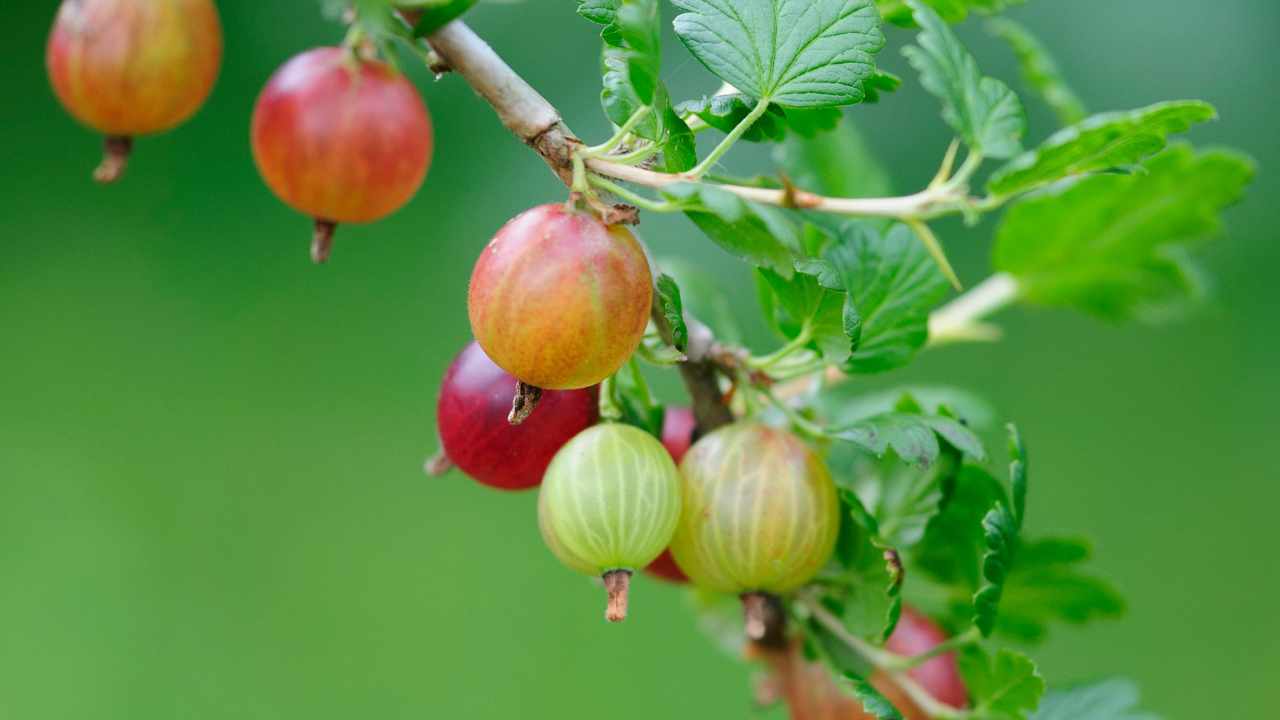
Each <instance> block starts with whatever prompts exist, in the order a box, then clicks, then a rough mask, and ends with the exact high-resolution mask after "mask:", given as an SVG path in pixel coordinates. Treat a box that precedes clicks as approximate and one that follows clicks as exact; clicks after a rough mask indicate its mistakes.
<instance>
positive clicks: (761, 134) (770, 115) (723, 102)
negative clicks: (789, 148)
mask: <svg viewBox="0 0 1280 720" xmlns="http://www.w3.org/2000/svg"><path fill="white" fill-rule="evenodd" d="M755 106H756V101H754V100H752V99H751V98H749V97H747V96H746V95H743V94H741V93H731V94H728V95H712V96H710V97H705V96H704V97H702V98H700V99H698V100H686V101H684V102H682V103H680V104H679V105H677V106H676V112H678V113H680V114H681V115H689V114H692V115H696V116H697V117H699V118H701V119H702V121H703V122H705V123H706V124H708V125H710V126H711V127H713V128H715V129H716V130H719V131H721V132H724V133H727V132H729V131H731V130H733V128H734V127H736V126H737V125H738V124H739V123H741V122H742V121H743V120H745V119H746V117H747V115H748V114H749V113H750V112H751V110H752V109H753V108H755ZM786 123H787V116H786V112H785V111H784V110H783V109H782V108H781V107H779V106H778V105H770V106H769V109H768V110H766V111H765V114H764V115H762V116H761V117H760V119H758V120H756V122H755V124H754V125H752V126H751V127H750V128H747V131H746V133H744V134H743V135H742V139H743V140H746V141H748V142H766V141H778V140H781V139H782V138H784V137H786V134H787V126H786Z"/></svg>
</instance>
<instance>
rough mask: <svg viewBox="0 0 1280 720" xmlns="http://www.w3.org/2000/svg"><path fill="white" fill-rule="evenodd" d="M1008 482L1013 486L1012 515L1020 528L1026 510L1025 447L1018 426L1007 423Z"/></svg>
mask: <svg viewBox="0 0 1280 720" xmlns="http://www.w3.org/2000/svg"><path fill="white" fill-rule="evenodd" d="M1007 427H1008V430H1009V484H1010V486H1012V488H1013V517H1014V519H1015V520H1016V521H1017V523H1018V529H1019V530H1021V529H1022V521H1023V518H1024V517H1026V512H1027V447H1026V446H1025V445H1023V444H1022V434H1021V433H1019V432H1018V426H1017V425H1014V424H1013V423H1009V425H1008V426H1007Z"/></svg>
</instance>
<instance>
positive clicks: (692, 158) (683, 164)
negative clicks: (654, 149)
mask: <svg viewBox="0 0 1280 720" xmlns="http://www.w3.org/2000/svg"><path fill="white" fill-rule="evenodd" d="M662 112H663V115H664V123H663V124H664V125H666V130H667V139H666V141H665V142H664V143H663V146H662V158H661V160H660V162H659V163H658V165H659V168H658V169H660V170H663V171H665V172H669V173H682V172H684V171H686V170H692V169H693V167H694V166H695V165H697V164H698V149H697V140H696V139H695V138H694V136H693V131H692V130H690V129H689V126H688V125H686V124H685V122H684V119H683V118H681V117H680V115H679V114H678V113H677V112H676V111H675V109H674V108H672V107H671V106H670V105H669V104H668V105H667V107H666V108H665V109H664V110H663V111H662Z"/></svg>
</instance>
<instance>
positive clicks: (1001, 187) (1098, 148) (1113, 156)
mask: <svg viewBox="0 0 1280 720" xmlns="http://www.w3.org/2000/svg"><path fill="white" fill-rule="evenodd" d="M1215 117H1217V113H1216V112H1215V111H1214V109H1213V106H1212V105H1210V104H1208V103H1205V102H1200V101H1199V100H1178V101H1173V102H1163V103H1157V104H1155V105H1151V106H1148V107H1145V108H1141V109H1138V110H1131V111H1128V112H1115V113H1103V114H1101V115H1094V116H1093V117H1091V118H1089V119H1088V120H1085V121H1084V122H1081V123H1079V124H1078V125H1073V126H1071V127H1069V128H1065V129H1063V130H1060V131H1058V132H1057V133H1055V134H1054V135H1053V136H1051V137H1050V138H1049V139H1048V140H1045V141H1044V142H1043V143H1041V145H1040V147H1038V148H1036V149H1034V150H1029V151H1027V152H1025V153H1023V154H1021V155H1019V156H1018V157H1016V158H1014V159H1013V160H1010V161H1009V163H1008V164H1006V165H1005V166H1004V167H1002V168H1000V169H999V170H997V171H996V172H995V173H994V174H993V175H992V176H991V179H990V180H988V181H987V192H989V193H991V194H992V195H996V196H1000V197H1006V196H1009V195H1016V194H1018V193H1022V192H1026V191H1027V190H1031V189H1034V188H1037V187H1040V186H1042V185H1048V184H1050V183H1053V182H1057V181H1058V180H1061V179H1063V178H1066V177H1070V176H1072V175H1083V174H1085V173H1091V172H1096V171H1099V170H1108V169H1110V168H1123V167H1126V166H1129V165H1133V164H1134V163H1137V162H1141V161H1142V160H1145V159H1146V158H1148V157H1150V156H1152V155H1154V154H1156V153H1158V152H1160V151H1161V150H1163V149H1164V148H1165V145H1166V143H1167V140H1166V139H1167V137H1168V136H1169V135H1170V134H1173V133H1181V132H1186V131H1187V130H1188V129H1190V128H1191V126H1192V125H1194V124H1196V123H1202V122H1206V121H1209V120H1212V119H1214V118H1215Z"/></svg>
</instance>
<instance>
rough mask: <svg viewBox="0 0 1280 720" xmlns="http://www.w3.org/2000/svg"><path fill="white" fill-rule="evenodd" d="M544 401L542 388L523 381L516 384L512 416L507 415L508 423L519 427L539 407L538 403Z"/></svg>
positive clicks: (512, 402) (512, 399) (512, 400)
mask: <svg viewBox="0 0 1280 720" xmlns="http://www.w3.org/2000/svg"><path fill="white" fill-rule="evenodd" d="M541 399H542V388H540V387H534V386H533V385H530V384H528V383H526V382H524V381H523V380H522V381H520V382H517V383H516V394H515V397H513V398H511V414H509V415H507V422H509V423H511V424H512V425H519V424H520V423H522V422H524V421H525V420H528V419H529V416H530V415H532V414H533V411H534V410H535V409H537V407H538V401H539V400H541Z"/></svg>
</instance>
